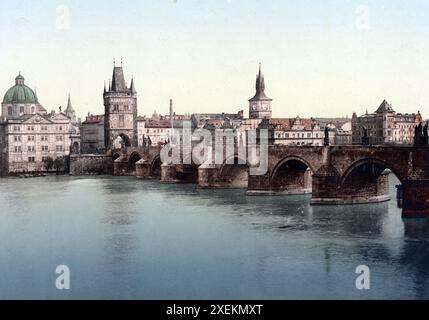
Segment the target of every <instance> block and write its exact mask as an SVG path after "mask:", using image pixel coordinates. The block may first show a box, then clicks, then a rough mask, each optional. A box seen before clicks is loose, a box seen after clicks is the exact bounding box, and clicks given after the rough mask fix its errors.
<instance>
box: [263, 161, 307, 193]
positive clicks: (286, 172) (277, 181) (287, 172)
mask: <svg viewBox="0 0 429 320" xmlns="http://www.w3.org/2000/svg"><path fill="white" fill-rule="evenodd" d="M313 174H314V169H313V166H312V165H311V164H310V163H309V162H308V161H307V160H306V159H304V158H302V157H299V156H295V155H290V156H287V157H285V158H283V159H282V160H280V161H279V162H278V163H277V164H276V166H275V167H274V169H273V170H272V172H271V176H270V188H271V190H272V191H274V192H278V193H283V194H306V193H311V192H312V176H313Z"/></svg>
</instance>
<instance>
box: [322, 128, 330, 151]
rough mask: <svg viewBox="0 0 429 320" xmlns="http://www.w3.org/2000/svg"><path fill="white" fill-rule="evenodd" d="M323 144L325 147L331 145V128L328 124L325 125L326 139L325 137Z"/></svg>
mask: <svg viewBox="0 0 429 320" xmlns="http://www.w3.org/2000/svg"><path fill="white" fill-rule="evenodd" d="M323 145H324V146H325V147H328V146H329V128H328V126H326V127H325V139H323Z"/></svg>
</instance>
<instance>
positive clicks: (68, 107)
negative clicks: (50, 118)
mask: <svg viewBox="0 0 429 320" xmlns="http://www.w3.org/2000/svg"><path fill="white" fill-rule="evenodd" d="M72 112H74V109H73V106H72V103H71V99H70V93H69V99H68V101H67V108H66V113H72Z"/></svg>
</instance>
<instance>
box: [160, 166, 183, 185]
mask: <svg viewBox="0 0 429 320" xmlns="http://www.w3.org/2000/svg"><path fill="white" fill-rule="evenodd" d="M161 182H162V183H177V182H179V179H177V170H176V165H175V164H163V165H161Z"/></svg>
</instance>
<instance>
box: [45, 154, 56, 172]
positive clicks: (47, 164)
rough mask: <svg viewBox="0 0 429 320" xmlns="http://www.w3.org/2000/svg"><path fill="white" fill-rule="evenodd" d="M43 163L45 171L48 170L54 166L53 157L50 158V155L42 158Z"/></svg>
mask: <svg viewBox="0 0 429 320" xmlns="http://www.w3.org/2000/svg"><path fill="white" fill-rule="evenodd" d="M43 164H44V166H45V169H46V171H50V170H51V169H52V167H53V166H54V159H52V158H51V157H46V158H45V159H43Z"/></svg>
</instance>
